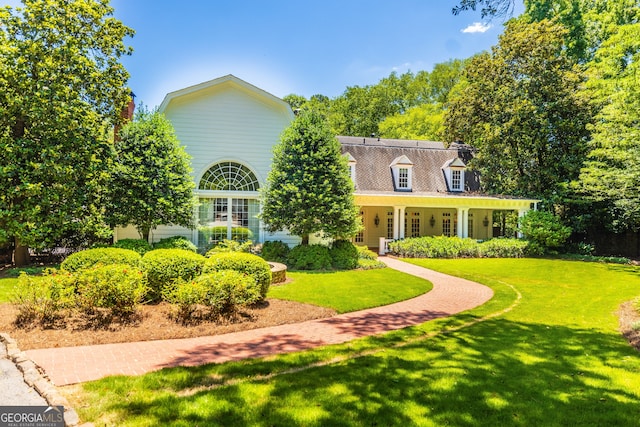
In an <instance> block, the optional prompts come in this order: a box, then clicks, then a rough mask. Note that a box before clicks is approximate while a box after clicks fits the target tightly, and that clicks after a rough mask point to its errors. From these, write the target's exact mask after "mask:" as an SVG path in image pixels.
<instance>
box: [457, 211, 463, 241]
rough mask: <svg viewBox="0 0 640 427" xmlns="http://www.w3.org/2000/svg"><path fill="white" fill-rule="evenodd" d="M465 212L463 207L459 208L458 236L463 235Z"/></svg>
mask: <svg viewBox="0 0 640 427" xmlns="http://www.w3.org/2000/svg"><path fill="white" fill-rule="evenodd" d="M463 212H464V210H463V209H462V208H458V210H457V215H456V236H458V237H462V223H463V222H464V221H463Z"/></svg>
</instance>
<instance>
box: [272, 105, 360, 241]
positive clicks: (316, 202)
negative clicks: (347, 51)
mask: <svg viewBox="0 0 640 427" xmlns="http://www.w3.org/2000/svg"><path fill="white" fill-rule="evenodd" d="M262 191H263V193H262V204H263V210H262V220H263V221H264V223H265V226H266V229H267V231H270V232H275V231H281V230H285V229H286V230H289V231H290V232H291V233H293V234H295V235H298V236H301V237H302V243H303V244H308V243H309V235H310V234H312V233H318V232H319V233H323V234H324V235H326V236H328V237H334V238H337V237H351V236H353V235H354V234H355V233H356V232H357V231H358V229H359V222H358V210H357V209H356V206H355V204H354V198H353V183H352V182H351V178H350V176H349V170H348V167H347V163H346V158H344V157H343V156H342V154H341V151H340V143H339V142H338V140H337V139H336V138H335V137H334V135H333V134H332V133H331V130H330V129H329V126H328V124H327V123H326V120H325V118H324V117H323V116H322V115H320V114H319V113H317V112H315V111H313V110H303V111H301V112H300V113H299V114H298V116H296V118H295V119H294V120H293V122H292V123H291V125H290V126H289V127H288V128H287V129H285V130H284V132H283V133H282V135H281V137H280V143H279V144H278V145H277V146H276V147H275V149H274V157H273V164H272V168H271V171H270V172H269V175H268V177H267V183H266V186H265V187H264V189H263V190H262Z"/></svg>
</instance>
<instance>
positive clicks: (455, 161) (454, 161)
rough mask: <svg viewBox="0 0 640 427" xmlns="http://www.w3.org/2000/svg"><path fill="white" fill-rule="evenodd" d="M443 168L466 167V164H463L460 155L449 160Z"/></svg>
mask: <svg viewBox="0 0 640 427" xmlns="http://www.w3.org/2000/svg"><path fill="white" fill-rule="evenodd" d="M442 167H443V168H466V167H467V165H465V164H464V162H463V161H462V159H461V158H460V157H456V158H455V159H452V160H449V161H448V162H446V163H445V164H444V165H443V166H442Z"/></svg>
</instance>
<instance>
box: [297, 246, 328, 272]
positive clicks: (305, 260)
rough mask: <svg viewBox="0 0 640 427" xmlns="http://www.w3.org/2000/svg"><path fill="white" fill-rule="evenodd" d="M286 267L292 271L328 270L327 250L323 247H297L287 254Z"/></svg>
mask: <svg viewBox="0 0 640 427" xmlns="http://www.w3.org/2000/svg"><path fill="white" fill-rule="evenodd" d="M287 265H288V266H289V267H291V268H292V269H294V270H329V269H331V255H329V248H328V247H326V246H323V245H298V246H296V247H294V248H293V249H291V251H290V252H289V256H288V257H287Z"/></svg>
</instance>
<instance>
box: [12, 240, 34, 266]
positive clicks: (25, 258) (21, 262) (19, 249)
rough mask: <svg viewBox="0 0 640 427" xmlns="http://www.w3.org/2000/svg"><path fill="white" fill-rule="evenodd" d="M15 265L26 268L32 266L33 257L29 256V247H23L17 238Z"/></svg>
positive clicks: (14, 252) (14, 253) (14, 254)
mask: <svg viewBox="0 0 640 427" xmlns="http://www.w3.org/2000/svg"><path fill="white" fill-rule="evenodd" d="M13 264H14V265H15V266H16V267H24V266H25V265H29V264H31V256H30V255H29V247H28V246H24V245H22V243H21V242H20V239H18V238H17V237H16V238H15V249H14V250H13Z"/></svg>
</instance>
